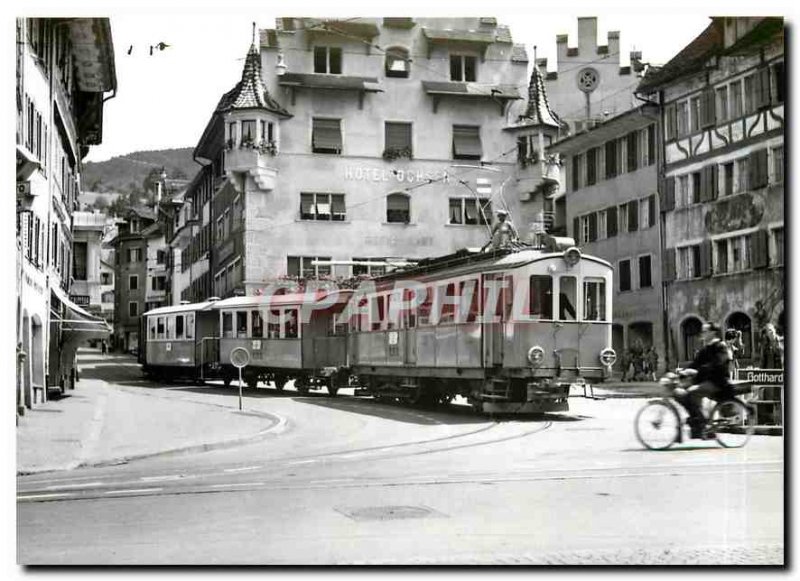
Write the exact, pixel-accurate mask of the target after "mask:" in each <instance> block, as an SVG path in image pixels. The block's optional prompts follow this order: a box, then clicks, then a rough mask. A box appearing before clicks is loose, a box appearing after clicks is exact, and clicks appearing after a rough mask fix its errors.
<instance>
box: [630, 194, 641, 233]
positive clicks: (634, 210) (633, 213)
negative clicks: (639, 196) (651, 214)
mask: <svg viewBox="0 0 800 581" xmlns="http://www.w3.org/2000/svg"><path fill="white" fill-rule="evenodd" d="M638 229H639V200H631V201H630V202H628V232H636V231H637V230H638Z"/></svg>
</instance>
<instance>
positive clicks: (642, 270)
mask: <svg viewBox="0 0 800 581" xmlns="http://www.w3.org/2000/svg"><path fill="white" fill-rule="evenodd" d="M652 286H653V274H652V261H651V258H650V255H649V254H647V255H645V256H640V257H639V288H650V287H652Z"/></svg>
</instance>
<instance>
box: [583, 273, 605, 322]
mask: <svg viewBox="0 0 800 581" xmlns="http://www.w3.org/2000/svg"><path fill="white" fill-rule="evenodd" d="M583 320H584V321H606V320H607V319H606V281H605V280H603V279H602V278H588V277H587V278H585V279H584V280H583Z"/></svg>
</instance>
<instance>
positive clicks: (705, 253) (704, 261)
mask: <svg viewBox="0 0 800 581" xmlns="http://www.w3.org/2000/svg"><path fill="white" fill-rule="evenodd" d="M711 274H712V264H711V240H703V243H702V244H701V245H700V276H711Z"/></svg>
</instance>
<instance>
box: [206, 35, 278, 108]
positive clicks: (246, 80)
mask: <svg viewBox="0 0 800 581" xmlns="http://www.w3.org/2000/svg"><path fill="white" fill-rule="evenodd" d="M235 109H266V110H267V111H271V112H273V113H277V114H278V115H282V116H284V117H291V115H290V114H289V113H288V112H287V111H286V109H284V108H283V107H282V106H281V105H280V104H279V103H278V102H277V101H276V100H275V99H273V98H272V96H271V95H270V94H269V91H267V87H266V86H265V85H264V81H263V80H262V79H261V55H260V53H259V50H258V47H257V45H256V43H255V42H253V44H252V45H250V50H249V51H248V52H247V58H245V61H244V69H243V70H242V80H241V81H239V82H238V83H237V84H236V86H235V87H234V88H233V89H231V90H230V91H228V92H227V93H225V94H224V95H223V96H222V99H220V101H219V104H218V105H217V112H218V113H226V112H228V111H231V110H235Z"/></svg>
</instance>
